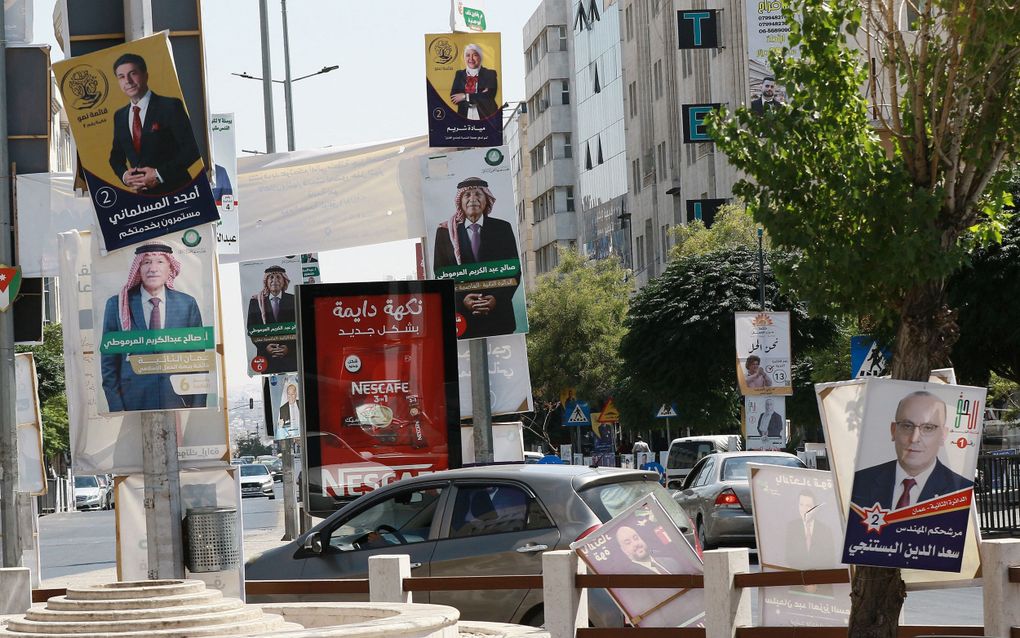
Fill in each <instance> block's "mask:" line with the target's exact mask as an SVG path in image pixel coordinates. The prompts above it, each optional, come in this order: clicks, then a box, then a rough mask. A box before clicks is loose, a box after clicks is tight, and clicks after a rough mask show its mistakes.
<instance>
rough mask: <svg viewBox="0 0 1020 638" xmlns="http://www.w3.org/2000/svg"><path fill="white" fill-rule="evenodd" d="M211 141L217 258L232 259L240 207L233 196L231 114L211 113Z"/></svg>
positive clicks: (234, 152) (234, 161)
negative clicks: (218, 256) (226, 257)
mask: <svg viewBox="0 0 1020 638" xmlns="http://www.w3.org/2000/svg"><path fill="white" fill-rule="evenodd" d="M209 131H210V137H211V139H212V157H213V159H212V161H213V170H212V171H210V172H211V173H212V183H211V186H212V195H213V199H214V200H215V201H216V208H217V210H219V212H220V221H219V222H217V224H216V243H217V245H218V246H219V250H220V254H221V255H236V254H238V253H239V252H241V248H240V246H239V245H238V243H237V242H238V234H239V233H240V227H241V219H240V217H239V215H240V211H239V208H238V207H239V206H240V203H241V200H240V197H238V193H237V143H236V141H235V135H234V133H235V128H234V114H233V113H213V114H212V118H211V120H210V122H209Z"/></svg>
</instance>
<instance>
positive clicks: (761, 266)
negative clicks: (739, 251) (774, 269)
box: [758, 227, 765, 312]
mask: <svg viewBox="0 0 1020 638" xmlns="http://www.w3.org/2000/svg"><path fill="white" fill-rule="evenodd" d="M764 234H765V231H764V230H763V229H762V228H761V227H759V228H758V303H759V305H760V306H761V310H762V312H764V311H765V251H764V250H763V249H762V236H763V235H764Z"/></svg>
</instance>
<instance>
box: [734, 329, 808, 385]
mask: <svg viewBox="0 0 1020 638" xmlns="http://www.w3.org/2000/svg"><path fill="white" fill-rule="evenodd" d="M733 316H734V323H735V326H736V333H737V383H738V384H739V386H740V394H743V395H744V396H749V395H750V396H764V395H777V394H778V395H785V396H790V395H792V394H793V375H792V372H791V359H790V313H789V312H735V313H733ZM752 356H754V357H758V358H759V359H761V363H760V372H761V373H763V374H764V376H765V378H766V381H765V383H766V385H760V382H759V383H755V381H756V380H757V377H755V378H754V380H753V381H751V383H750V384H749V382H748V369H747V360H748V359H749V358H750V357H752ZM752 385H754V386H755V387H752Z"/></svg>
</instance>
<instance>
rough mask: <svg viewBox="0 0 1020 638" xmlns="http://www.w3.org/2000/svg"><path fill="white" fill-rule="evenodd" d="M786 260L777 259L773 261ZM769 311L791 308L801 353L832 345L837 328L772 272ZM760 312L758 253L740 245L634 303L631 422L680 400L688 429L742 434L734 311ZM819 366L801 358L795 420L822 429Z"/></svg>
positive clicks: (702, 257) (624, 346)
mask: <svg viewBox="0 0 1020 638" xmlns="http://www.w3.org/2000/svg"><path fill="white" fill-rule="evenodd" d="M781 259H783V256H782V255H776V254H772V255H771V256H770V262H772V261H779V260H781ZM765 297H766V307H768V308H770V309H776V310H789V311H790V313H791V319H792V322H791V323H792V338H793V344H792V346H793V351H794V352H796V353H804V352H807V351H810V350H813V349H818V348H827V347H832V346H833V344H834V342H835V337H836V328H835V325H834V324H833V323H832V322H831V321H829V320H828V319H825V318H814V317H811V316H809V315H808V313H807V310H806V307H805V306H804V304H803V303H801V302H800V301H799V299H798V298H797V297H795V296H792V295H790V294H789V293H787V292H784V291H782V290H780V288H779V286H778V284H777V282H776V280H775V278H774V277H773V276H772V275H771V270H770V271H769V272H767V273H766V278H765ZM758 308H759V293H758V254H757V250H754V251H752V250H749V249H748V248H746V247H737V248H732V249H725V250H716V251H714V252H709V253H707V254H698V255H690V256H685V257H680V258H679V259H675V260H673V261H671V262H670V264H669V265H668V266H667V268H666V271H665V272H664V273H663V274H662V275H660V276H659V277H657V278H656V279H654V280H652V281H651V282H649V283H648V285H647V286H645V287H644V288H642V289H641V291H640V292H638V294H637V295H636V296H635V297H634V300H633V302H632V303H631V309H630V313H629V314H628V316H627V325H628V327H629V331H628V333H627V335H626V336H625V337H624V339H623V342H622V343H621V346H620V352H621V354H622V355H623V360H624V367H625V369H626V370H627V375H628V378H627V380H626V382H625V383H624V384H623V385H622V387H623V391H622V392H621V393H620V396H619V405H620V408H621V410H622V412H623V414H624V416H625V417H627V419H628V421H631V422H639V421H644V422H645V423H646V424H647V422H649V421H650V420H651V417H652V415H653V414H654V411H655V410H656V409H657V408H658V407H659V406H661V405H662V404H663V403H668V402H673V401H675V402H677V403H678V404H679V406H680V412H681V418H680V423H681V425H682V426H690V427H691V428H692V430H694V431H698V432H702V433H705V434H708V433H713V434H714V433H726V432H734V433H735V432H739V418H738V415H739V409H740V394H739V391H738V390H737V384H736V368H735V367H734V365H735V363H734V362H735V357H736V351H735V350H734V343H735V341H734V339H735V334H734V323H733V313H734V312H740V311H747V310H757V309H758ZM811 381H812V380H811V361H810V359H809V358H806V357H799V361H797V366H796V368H795V370H794V394H793V397H791V398H789V399H787V413H788V416H789V417H790V419H791V420H793V421H794V422H800V423H807V422H810V423H812V424H813V423H816V422H817V421H818V409H817V406H816V402H815V397H814V391H813V389H812V387H811Z"/></svg>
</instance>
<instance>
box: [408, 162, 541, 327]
mask: <svg viewBox="0 0 1020 638" xmlns="http://www.w3.org/2000/svg"><path fill="white" fill-rule="evenodd" d="M421 190H422V200H423V204H424V210H425V229H426V247H425V254H426V257H427V259H428V262H429V267H428V269H427V270H426V272H427V274H428V276H429V278H431V279H452V280H453V281H455V282H456V308H455V310H456V313H457V336H458V338H460V339H475V338H478V337H495V336H499V335H507V334H514V333H518V334H523V333H526V332H527V331H528V314H527V307H526V304H525V301H524V286H523V285H521V258H520V249H519V246H520V244H519V243H518V241H517V237H518V232H517V213H516V208H515V206H514V191H513V184H512V182H511V179H510V163H509V160H508V159H507V155H506V148H505V147H500V148H490V149H477V150H469V151H458V152H454V153H447V154H445V155H437V156H432V157H428V158H425V159H423V160H422V186H421Z"/></svg>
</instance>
